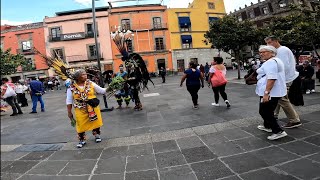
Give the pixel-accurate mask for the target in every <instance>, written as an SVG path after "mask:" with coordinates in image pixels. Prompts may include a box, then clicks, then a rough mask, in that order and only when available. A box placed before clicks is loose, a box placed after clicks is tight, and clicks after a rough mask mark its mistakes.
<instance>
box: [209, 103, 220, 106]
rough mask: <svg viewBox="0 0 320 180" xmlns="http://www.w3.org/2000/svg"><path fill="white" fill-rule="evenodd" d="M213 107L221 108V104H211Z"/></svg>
mask: <svg viewBox="0 0 320 180" xmlns="http://www.w3.org/2000/svg"><path fill="white" fill-rule="evenodd" d="M211 105H212V106H216V107H218V106H220V105H219V104H216V103H211Z"/></svg>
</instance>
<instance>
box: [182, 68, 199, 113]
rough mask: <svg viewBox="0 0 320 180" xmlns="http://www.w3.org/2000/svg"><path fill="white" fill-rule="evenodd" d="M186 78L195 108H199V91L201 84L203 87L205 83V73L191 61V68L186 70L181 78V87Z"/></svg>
mask: <svg viewBox="0 0 320 180" xmlns="http://www.w3.org/2000/svg"><path fill="white" fill-rule="evenodd" d="M185 80H187V82H186V85H187V90H188V91H189V93H190V95H191V97H192V102H193V109H198V108H199V104H198V91H199V89H200V86H201V87H202V88H203V87H204V84H203V75H202V74H201V72H200V70H198V69H197V65H196V64H195V63H194V62H190V63H189V69H187V70H186V71H185V72H184V75H183V76H182V78H181V82H180V87H182V85H183V83H184V81H185Z"/></svg>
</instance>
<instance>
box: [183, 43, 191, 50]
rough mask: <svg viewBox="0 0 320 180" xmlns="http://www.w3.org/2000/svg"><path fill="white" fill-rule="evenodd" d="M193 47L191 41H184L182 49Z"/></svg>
mask: <svg viewBox="0 0 320 180" xmlns="http://www.w3.org/2000/svg"><path fill="white" fill-rule="evenodd" d="M190 48H192V47H191V43H182V49H190Z"/></svg>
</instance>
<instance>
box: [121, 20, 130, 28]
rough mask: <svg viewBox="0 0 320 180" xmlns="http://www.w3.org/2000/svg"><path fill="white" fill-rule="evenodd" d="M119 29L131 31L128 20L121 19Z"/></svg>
mask: <svg viewBox="0 0 320 180" xmlns="http://www.w3.org/2000/svg"><path fill="white" fill-rule="evenodd" d="M121 27H122V29H125V30H130V29H131V25H130V19H122V20H121Z"/></svg>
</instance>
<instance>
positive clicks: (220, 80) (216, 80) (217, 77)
mask: <svg viewBox="0 0 320 180" xmlns="http://www.w3.org/2000/svg"><path fill="white" fill-rule="evenodd" d="M227 82H228V81H227V79H226V78H225V76H224V74H223V73H222V71H221V70H218V69H217V70H216V71H215V72H214V74H213V76H212V78H211V84H212V87H218V86H221V85H224V84H227Z"/></svg>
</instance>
